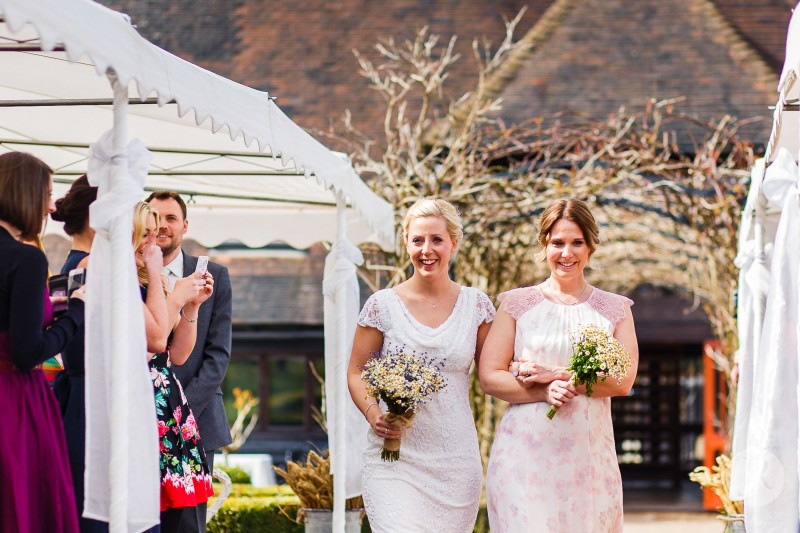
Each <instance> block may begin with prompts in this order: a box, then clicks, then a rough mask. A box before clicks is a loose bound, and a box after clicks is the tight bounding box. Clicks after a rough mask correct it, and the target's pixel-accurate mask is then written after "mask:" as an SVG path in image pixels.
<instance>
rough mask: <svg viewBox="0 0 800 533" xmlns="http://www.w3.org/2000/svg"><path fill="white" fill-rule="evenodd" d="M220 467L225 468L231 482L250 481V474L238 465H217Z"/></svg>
mask: <svg viewBox="0 0 800 533" xmlns="http://www.w3.org/2000/svg"><path fill="white" fill-rule="evenodd" d="M217 467H218V468H220V469H221V470H223V471H224V472H225V473H226V474H228V477H229V478H231V483H250V482H251V479H250V474H248V473H247V472H245V471H244V470H242V469H241V468H239V467H238V466H225V465H217Z"/></svg>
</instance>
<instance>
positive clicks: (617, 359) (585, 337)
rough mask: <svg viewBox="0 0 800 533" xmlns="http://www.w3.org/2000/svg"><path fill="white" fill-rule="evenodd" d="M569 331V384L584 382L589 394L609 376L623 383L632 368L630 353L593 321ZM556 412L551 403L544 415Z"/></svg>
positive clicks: (581, 383) (550, 415)
mask: <svg viewBox="0 0 800 533" xmlns="http://www.w3.org/2000/svg"><path fill="white" fill-rule="evenodd" d="M568 333H569V338H570V340H571V341H572V348H573V350H574V351H573V353H572V359H571V360H570V363H569V366H568V367H567V370H568V371H570V372H572V378H571V379H570V380H569V382H570V383H572V384H573V385H586V396H591V395H592V385H594V384H595V383H597V381H598V380H599V381H601V382H603V381H605V380H606V378H608V377H609V376H610V377H612V378H615V379H616V380H617V383H622V380H623V379H624V378H625V377H626V376H627V375H628V372H629V371H630V369H631V356H630V354H629V353H628V351H627V350H626V349H625V347H624V346H623V345H622V344H621V343H620V342H619V341H618V340H617V339H615V338H614V337H613V336H611V335H609V334H608V333H606V331H605V330H603V329H601V328H600V327H599V326H596V325H594V324H584V325H581V326H578V328H577V329H574V330H571V331H569V332H568ZM557 411H558V409H557V408H556V407H555V406H551V407H550V410H549V411H547V418H549V419H551V420H552V419H553V417H554V416H555V415H556V412H557Z"/></svg>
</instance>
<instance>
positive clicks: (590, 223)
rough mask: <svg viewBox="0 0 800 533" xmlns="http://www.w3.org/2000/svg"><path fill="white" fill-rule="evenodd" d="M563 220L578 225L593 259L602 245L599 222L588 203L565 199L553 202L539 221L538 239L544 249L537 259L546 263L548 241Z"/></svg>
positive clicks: (537, 255)
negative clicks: (558, 223) (557, 223)
mask: <svg viewBox="0 0 800 533" xmlns="http://www.w3.org/2000/svg"><path fill="white" fill-rule="evenodd" d="M561 219H564V220H569V221H570V222H574V223H575V224H577V225H578V227H579V228H580V229H581V232H582V233H583V238H584V239H585V240H586V246H588V247H589V257H590V258H591V257H592V255H593V254H594V252H595V250H597V247H598V245H599V244H600V228H599V227H598V226H597V221H596V220H595V219H594V215H592V212H591V211H590V210H589V206H588V205H586V202H583V201H581V200H566V199H564V200H555V201H554V202H551V203H550V205H548V206H547V207H546V208H545V210H544V212H543V213H542V216H541V218H540V219H539V236H538V238H539V244H540V245H541V247H542V249H541V250H540V251H539V253H537V254H536V259H538V260H539V261H544V260H545V258H546V257H547V251H546V250H547V240H548V239H549V237H550V233H551V232H552V231H553V226H555V224H556V222H558V221H559V220H561Z"/></svg>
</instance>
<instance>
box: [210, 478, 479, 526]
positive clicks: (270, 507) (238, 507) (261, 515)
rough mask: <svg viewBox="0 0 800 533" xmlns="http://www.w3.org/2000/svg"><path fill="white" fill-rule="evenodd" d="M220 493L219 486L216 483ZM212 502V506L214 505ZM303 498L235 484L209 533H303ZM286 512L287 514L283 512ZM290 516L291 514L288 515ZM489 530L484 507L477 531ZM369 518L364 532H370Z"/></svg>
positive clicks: (280, 489) (284, 489) (279, 489)
mask: <svg viewBox="0 0 800 533" xmlns="http://www.w3.org/2000/svg"><path fill="white" fill-rule="evenodd" d="M214 489H215V493H216V494H219V486H217V485H216V484H215V485H214ZM211 503H212V502H211V501H209V506H210V505H211ZM299 509H300V501H299V500H298V499H297V497H296V496H295V495H294V493H293V492H292V489H291V488H289V486H288V485H274V486H271V487H253V486H252V485H247V484H234V485H233V487H231V495H230V496H228V498H227V499H226V500H225V503H224V504H223V505H222V509H220V510H219V512H217V514H216V515H214V518H213V519H212V520H211V521H210V522H209V523H208V527H207V529H206V531H207V532H208V533H261V532H263V533H273V532H274V533H303V532H304V531H305V527H304V526H303V525H302V524H297V523H295V522H293V520H295V519H296V518H297V511H298V510H299ZM284 513H285V514H284ZM286 515H288V516H289V517H287V516H286ZM488 531H489V525H488V520H487V516H486V508H485V507H481V509H480V512H479V513H478V520H477V523H476V524H475V533H485V532H488ZM370 532H371V530H370V527H369V522H368V521H367V519H366V518H364V521H363V522H362V524H361V533H370Z"/></svg>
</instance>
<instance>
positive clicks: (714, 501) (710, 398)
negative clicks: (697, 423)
mask: <svg viewBox="0 0 800 533" xmlns="http://www.w3.org/2000/svg"><path fill="white" fill-rule="evenodd" d="M718 349H719V342H718V341H716V340H711V341H706V342H704V343H703V439H704V440H705V452H704V454H703V464H704V465H705V466H707V467H708V468H711V467H713V466H716V464H717V462H716V459H717V456H718V455H719V454H721V453H725V451H726V450H727V447H728V435H727V431H726V427H725V421H726V417H727V398H728V382H727V379H726V377H725V374H724V373H723V372H720V371H718V370H717V369H716V368H714V361H713V360H712V359H711V357H709V356H708V353H709V351H713V350H718ZM721 507H722V501H721V500H720V499H719V498H718V497H717V495H716V494H714V492H713V491H712V490H711V489H708V488H704V489H703V508H704V509H707V510H717V509H720V508H721Z"/></svg>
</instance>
